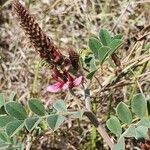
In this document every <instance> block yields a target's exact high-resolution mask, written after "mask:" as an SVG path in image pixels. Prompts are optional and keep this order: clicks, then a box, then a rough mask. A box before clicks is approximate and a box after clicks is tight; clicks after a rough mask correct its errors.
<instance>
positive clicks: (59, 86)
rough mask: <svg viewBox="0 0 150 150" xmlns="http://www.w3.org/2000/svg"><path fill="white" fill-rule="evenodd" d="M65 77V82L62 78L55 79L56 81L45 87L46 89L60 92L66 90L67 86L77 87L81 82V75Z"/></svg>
mask: <svg viewBox="0 0 150 150" xmlns="http://www.w3.org/2000/svg"><path fill="white" fill-rule="evenodd" d="M70 77H71V76H70ZM67 79H68V80H67V81H66V82H64V81H62V80H57V82H56V83H54V84H53V85H50V86H48V87H47V91H48V92H52V93H57V92H60V91H61V90H66V89H68V88H73V87H77V86H78V85H80V83H81V82H82V80H83V76H79V77H78V78H76V79H73V78H72V77H71V78H67Z"/></svg>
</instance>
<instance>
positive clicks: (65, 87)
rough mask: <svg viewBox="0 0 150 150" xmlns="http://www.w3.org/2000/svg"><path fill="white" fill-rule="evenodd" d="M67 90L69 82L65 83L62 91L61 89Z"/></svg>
mask: <svg viewBox="0 0 150 150" xmlns="http://www.w3.org/2000/svg"><path fill="white" fill-rule="evenodd" d="M68 88H69V82H66V83H65V84H64V85H63V87H62V89H63V90H66V89H68Z"/></svg>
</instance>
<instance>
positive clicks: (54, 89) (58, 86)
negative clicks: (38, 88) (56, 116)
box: [47, 82, 63, 93]
mask: <svg viewBox="0 0 150 150" xmlns="http://www.w3.org/2000/svg"><path fill="white" fill-rule="evenodd" d="M62 86H63V85H62V83H60V82H56V83H55V84H53V85H50V86H48V87H47V91H48V92H52V93H57V92H59V91H61V90H62Z"/></svg>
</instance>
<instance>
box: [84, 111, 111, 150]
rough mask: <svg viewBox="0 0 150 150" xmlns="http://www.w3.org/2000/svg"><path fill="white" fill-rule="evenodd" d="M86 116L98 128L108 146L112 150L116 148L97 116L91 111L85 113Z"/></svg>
mask: <svg viewBox="0 0 150 150" xmlns="http://www.w3.org/2000/svg"><path fill="white" fill-rule="evenodd" d="M84 115H85V116H87V117H88V119H89V120H90V121H91V123H92V124H93V125H94V126H95V127H96V128H97V131H98V133H99V134H100V135H101V136H102V138H103V139H104V141H105V142H106V143H107V144H108V146H109V147H110V149H111V150H112V149H113V147H114V143H113V142H112V140H111V138H110V137H109V135H108V133H107V132H106V130H105V128H104V127H103V126H102V124H101V123H100V122H99V121H98V119H97V118H96V116H95V115H94V114H93V113H92V112H91V111H85V112H84Z"/></svg>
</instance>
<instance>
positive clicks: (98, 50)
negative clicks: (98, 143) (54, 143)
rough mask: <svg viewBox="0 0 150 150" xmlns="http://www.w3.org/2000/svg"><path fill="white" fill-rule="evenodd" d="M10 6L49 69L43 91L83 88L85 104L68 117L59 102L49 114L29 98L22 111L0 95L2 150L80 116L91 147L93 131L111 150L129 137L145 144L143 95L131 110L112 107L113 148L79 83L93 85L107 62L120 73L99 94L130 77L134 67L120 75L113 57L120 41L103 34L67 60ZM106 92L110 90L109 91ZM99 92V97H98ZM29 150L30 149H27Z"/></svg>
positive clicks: (149, 124)
mask: <svg viewBox="0 0 150 150" xmlns="http://www.w3.org/2000/svg"><path fill="white" fill-rule="evenodd" d="M12 6H13V12H14V13H15V14H16V15H17V17H18V20H19V22H20V25H21V27H22V29H23V30H24V31H25V34H26V35H28V37H29V40H30V42H31V44H32V45H33V46H34V48H35V50H36V51H37V52H38V53H39V54H40V57H41V58H42V59H44V60H45V61H46V62H47V63H48V64H49V65H50V66H51V77H52V80H54V83H53V84H52V85H49V86H48V87H47V91H49V92H52V93H56V92H61V91H62V90H66V89H72V88H74V87H77V86H79V85H80V84H81V83H82V85H83V86H82V92H81V93H82V94H83V95H82V94H81V96H83V97H82V98H83V99H84V101H83V103H84V106H83V108H82V109H81V110H80V111H79V110H77V111H70V110H69V109H68V108H67V106H66V104H65V102H64V100H58V101H56V102H54V104H53V105H52V106H51V107H50V108H47V109H45V107H44V105H43V103H42V102H41V101H40V100H39V99H35V98H30V99H29V100H28V102H27V105H25V106H23V105H22V104H21V103H20V102H18V101H17V100H16V95H12V96H11V97H10V98H9V100H6V99H5V96H4V94H3V93H0V130H1V132H0V148H1V147H2V148H11V147H13V145H14V144H15V145H17V148H20V147H21V148H20V149H22V150H23V149H24V144H23V143H22V141H19V140H18V141H17V140H16V138H15V135H16V134H18V135H19V134H21V133H23V135H24V138H26V139H27V140H26V141H28V137H29V136H30V134H31V135H32V136H34V131H36V130H38V129H39V128H40V129H43V128H42V127H43V124H44V129H43V130H46V129H48V128H50V129H51V130H52V131H56V130H57V129H58V128H59V127H60V125H61V124H62V123H63V122H64V121H65V120H66V119H67V118H68V117H69V118H71V119H75V118H78V119H80V118H81V117H82V115H85V116H87V118H88V119H89V120H90V121H91V123H92V124H93V125H94V128H93V129H94V130H93V138H91V139H92V142H94V140H95V138H96V134H97V133H96V131H98V133H99V134H100V135H101V137H102V138H103V140H104V142H106V143H107V145H108V146H109V148H110V149H111V150H124V149H125V138H131V137H132V138H135V139H136V140H138V139H139V138H144V139H147V138H148V136H147V133H149V132H148V130H149V128H150V120H149V118H148V117H147V114H146V113H147V112H148V113H149V112H150V111H149V110H150V109H149V107H148V106H149V105H148V102H147V101H146V99H145V97H144V96H143V95H142V94H137V95H134V94H135V93H134V94H133V95H134V97H133V99H132V100H131V105H129V104H128V105H127V104H126V103H124V102H120V103H119V104H118V105H117V107H116V115H112V116H111V117H110V118H109V119H108V120H107V121H106V126H107V128H108V129H109V130H110V131H111V132H112V133H113V134H115V136H116V142H114V141H115V140H112V139H111V138H110V137H109V135H108V133H107V131H106V129H105V127H103V125H102V124H101V122H100V121H99V120H98V118H97V117H96V115H95V114H94V113H95V112H96V111H95V112H94V113H93V112H92V102H91V95H90V94H91V93H92V92H90V90H91V89H90V86H89V85H88V82H87V84H86V82H83V81H87V80H91V82H90V83H92V79H93V77H95V79H97V78H96V76H95V73H96V72H97V71H98V70H100V68H102V65H103V64H104V62H106V60H108V63H109V64H110V66H111V67H112V68H113V69H116V68H120V72H119V73H120V74H119V75H118V74H115V73H114V74H113V76H111V81H110V82H109V81H107V83H108V84H105V85H103V84H101V83H100V81H99V80H98V79H97V81H98V83H99V85H100V88H101V91H102V90H103V91H105V87H107V90H108V89H109V88H108V86H109V85H111V83H113V85H115V83H117V81H120V79H121V78H122V77H124V74H127V73H128V70H129V69H131V68H132V66H133V65H130V66H129V67H128V66H127V68H125V69H124V70H122V68H121V67H122V66H121V60H120V59H119V57H118V55H117V53H116V51H117V50H118V49H119V48H120V46H121V45H122V43H123V36H122V35H120V34H117V35H114V36H112V35H111V33H109V31H108V30H107V29H104V28H102V29H100V31H99V34H98V36H91V37H90V38H89V41H88V46H89V49H90V52H89V54H88V55H81V56H80V55H79V54H78V53H77V52H76V51H75V50H73V49H71V48H68V50H67V52H68V56H65V55H63V53H62V50H60V49H59V48H58V47H57V46H56V45H55V44H54V42H53V41H52V39H50V38H49V37H48V36H47V35H46V34H45V33H44V31H43V30H42V29H41V28H40V26H39V25H38V23H37V22H36V21H35V18H34V17H33V16H32V15H31V14H30V13H29V11H28V10H27V9H26V8H25V7H24V6H23V5H22V4H21V3H20V1H19V0H13V1H12ZM80 60H81V63H80ZM112 61H113V62H114V63H112ZM138 61H139V60H138ZM84 70H86V71H87V72H88V74H87V76H86V77H85V76H84V75H83V71H84ZM110 89H113V87H110ZM101 91H98V92H99V93H100V92H101ZM70 93H71V94H73V96H74V97H77V98H79V97H78V96H77V95H76V93H74V92H73V91H72V90H70ZM82 98H81V99H82ZM147 108H148V109H147ZM95 109H96V108H95ZM110 113H111V112H110ZM149 114H150V113H149ZM149 114H148V115H149ZM96 129H97V130H96ZM29 138H30V137H29ZM30 140H31V139H30ZM16 141H17V142H16ZM16 143H17V144H16ZM114 143H116V145H115V144H114ZM148 143H149V139H147V140H146V142H145V143H143V144H141V147H142V149H143V150H146V148H149V145H148ZM93 145H94V144H93ZM30 146H31V145H30ZM30 146H29V145H28V147H30ZM28 149H29V148H28Z"/></svg>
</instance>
